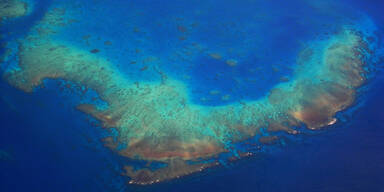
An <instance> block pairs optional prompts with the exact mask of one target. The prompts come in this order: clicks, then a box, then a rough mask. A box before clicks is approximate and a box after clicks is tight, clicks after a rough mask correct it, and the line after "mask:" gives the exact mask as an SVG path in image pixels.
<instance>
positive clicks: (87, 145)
mask: <svg viewBox="0 0 384 192" xmlns="http://www.w3.org/2000/svg"><path fill="white" fill-rule="evenodd" d="M227 1H230V0H226V1H218V0H210V1H207V2H210V6H209V8H206V9H207V10H210V11H211V12H204V11H203V13H201V14H198V15H199V16H198V17H196V16H195V12H193V11H190V10H195V9H197V8H198V7H199V6H202V5H204V6H208V5H207V4H209V3H207V2H204V1H201V2H200V1H197V0H196V1H178V0H170V1H160V0H152V1H151V0H141V1H140V0H132V1H131V0H113V1H111V2H110V3H108V6H105V7H103V6H101V5H103V4H106V3H103V2H102V1H98V0H94V1H87V0H81V1H79V2H81V3H79V6H83V8H82V9H84V12H83V13H82V14H83V15H76V16H77V17H79V18H80V17H81V18H82V20H83V23H80V24H77V25H76V24H75V26H74V27H73V28H71V30H68V31H65V32H63V34H60V39H63V40H68V41H71V42H73V44H76V45H77V46H79V47H82V46H83V47H86V46H85V45H83V44H82V43H84V42H82V40H81V36H80V37H77V35H78V34H79V33H81V34H85V35H86V34H87V31H88V32H89V33H90V34H93V35H94V34H96V36H98V37H96V36H92V37H91V38H90V39H89V41H90V42H89V43H90V44H91V47H89V46H88V47H87V49H92V48H96V47H103V46H104V45H103V43H104V40H108V41H111V42H112V43H113V44H112V45H111V46H110V47H106V48H100V49H101V52H100V55H102V56H105V57H108V58H110V60H111V61H113V62H114V63H130V62H132V60H135V62H136V61H137V62H138V63H139V64H136V65H130V64H127V65H124V64H121V66H120V69H121V70H122V71H126V72H127V73H128V74H130V78H132V79H135V80H138V81H159V78H160V77H159V76H158V75H157V73H156V71H155V70H152V71H151V70H147V72H145V73H141V72H137V71H144V70H146V69H147V68H145V67H147V65H149V66H150V67H151V65H152V64H151V63H150V64H145V61H140V59H141V58H135V56H134V53H133V52H134V50H135V48H134V46H133V45H136V44H138V45H140V47H143V48H142V49H141V50H140V51H141V52H142V54H147V55H148V56H151V55H161V56H164V57H163V58H164V59H163V58H160V59H159V60H161V63H171V64H162V69H163V70H164V71H166V72H167V73H168V74H169V76H170V77H171V78H174V79H178V80H182V81H183V82H185V83H186V85H187V87H188V88H189V89H188V90H189V94H190V95H191V99H192V101H193V102H195V103H197V104H200V105H209V106H211V105H225V104H228V103H233V102H238V101H240V100H252V99H257V98H259V97H262V96H263V95H265V94H267V93H268V91H269V90H270V89H271V88H272V87H273V86H274V85H275V84H277V83H278V82H279V81H280V77H281V76H284V77H287V78H290V77H291V75H292V65H294V64H292V63H294V60H295V57H294V56H293V55H296V54H297V52H298V50H299V49H300V47H301V45H302V44H301V43H302V42H305V41H308V40H311V39H313V38H315V37H317V36H318V34H319V33H322V32H323V31H326V30H329V28H332V27H333V25H332V23H335V24H334V25H335V26H337V25H338V23H340V22H343V17H344V16H345V17H353V15H354V10H359V11H361V12H363V13H365V14H366V15H368V16H369V17H370V18H371V19H372V20H373V21H374V22H375V24H376V25H377V27H378V30H377V35H378V36H379V37H380V38H379V44H381V45H382V46H383V45H384V13H383V10H384V1H382V0H370V1H368V0H343V1H340V2H341V3H344V4H346V5H348V6H351V7H353V8H351V9H349V8H348V9H346V10H345V12H342V10H337V11H336V14H338V16H328V15H327V13H324V14H319V15H311V12H310V11H306V10H305V9H303V8H300V7H301V4H300V3H299V1H297V0H295V3H291V2H290V1H283V0H273V1H268V3H253V2H263V1H262V0H254V1H251V0H238V1H236V2H237V3H227ZM319 1H321V0H319ZM29 2H31V1H29ZM54 2H57V1H54ZM61 2H65V1H61ZM68 2H72V1H68ZM203 2H204V3H203ZM52 4H53V2H51V1H50V0H40V1H35V2H34V7H33V10H32V12H31V13H29V15H27V16H25V17H22V18H19V19H14V20H11V21H9V22H8V23H6V22H5V21H3V24H2V25H1V26H0V33H1V34H6V35H4V38H2V39H1V41H2V42H7V41H14V40H15V39H18V38H22V37H23V36H24V35H25V34H27V33H28V31H29V30H30V28H31V27H32V26H34V25H35V24H36V23H37V22H38V21H39V20H40V19H42V17H43V15H44V14H45V12H46V11H47V10H49V9H50V6H51V5H52ZM227 4H230V5H231V6H229V7H228V6H226V5H227ZM253 5H254V7H253ZM124 6H127V7H128V6H129V9H128V8H127V9H124V8H122V7H124ZM88 8H89V10H92V11H88ZM127 10H128V11H127ZM132 10H133V11H132ZM135 10H137V12H138V13H133V12H134V11H135ZM142 10H145V11H143V12H144V13H143V14H140V11H142ZM202 10H204V8H202ZM293 10H297V11H298V13H291V11H293ZM351 10H352V11H351ZM131 11H132V12H131ZM255 11H256V12H257V11H259V12H260V15H257V14H256V16H253V14H254V12H255ZM88 12H90V13H88ZM145 13H152V14H153V15H146V14H145ZM306 14H308V15H306ZM332 14H335V13H332ZM84 15H86V16H84ZM135 15H136V16H137V15H140V16H137V17H135ZM175 15H176V16H180V15H181V16H180V17H181V18H179V19H178V18H176V16H175ZM251 15H252V18H254V19H256V20H257V21H252V20H251V17H250V16H251ZM84 18H86V19H87V20H85V21H84ZM170 18H172V19H173V20H172V21H175V22H176V24H175V23H169V26H167V25H165V26H164V24H162V23H161V19H170ZM336 18H337V19H336ZM127 20H129V21H130V23H127ZM223 20H225V21H227V23H225V24H223V23H222V21H223ZM298 20H300V21H302V22H297V21H298ZM193 21H199V22H198V24H196V25H198V27H200V28H199V29H200V31H197V30H196V31H194V30H191V29H190V28H188V27H187V29H184V28H179V30H177V27H175V26H178V24H177V22H180V25H183V26H194V25H195V24H194V23H193ZM306 21H309V22H306ZM320 21H321V22H323V21H324V22H325V23H329V24H330V25H327V26H324V25H320V24H319V23H321V22H320ZM100 22H102V23H103V24H102V25H100ZM151 22H154V23H156V22H159V25H151ZM253 22H256V23H258V24H253ZM228 23H229V24H228ZM126 25H130V26H137V27H138V28H139V29H141V30H146V32H145V33H140V34H139V35H137V34H135V32H137V31H133V32H132V31H126V30H125V29H124V27H126ZM154 26H157V27H154ZM238 29H242V30H239V31H237V30H238ZM184 30H187V32H183V31H184ZM180 31H181V33H182V35H183V33H187V37H182V36H180ZM9 32H12V33H9ZM135 35H136V36H135ZM184 35H185V34H184ZM76 38H78V39H76ZM180 38H186V40H183V41H180V40H179V39H180ZM99 39H102V40H101V41H100V40H99ZM190 41H191V42H192V41H199V42H204V43H205V44H204V45H202V46H203V48H204V49H208V50H212V51H211V52H220V53H222V54H223V55H226V56H227V57H228V59H230V58H238V60H239V62H242V63H244V64H243V65H239V66H236V67H231V66H228V65H222V63H220V62H221V61H218V60H215V59H213V58H212V57H209V56H207V55H203V56H201V57H194V58H193V59H191V58H190V57H189V55H188V54H186V52H185V50H181V47H188V46H189V43H190ZM228 46H231V47H232V48H233V49H231V51H228V50H227V49H226V50H224V49H223V47H224V48H226V47H228ZM104 47H105V46H104ZM179 50H180V53H178V51H179ZM4 51H5V50H2V52H4ZM175 52H176V53H178V54H176V56H175V55H172V54H173V53H175ZM253 52H254V54H253ZM190 54H194V53H190ZM190 63H192V64H190ZM196 63H197V64H196ZM206 63H208V64H209V65H203V64H206ZM255 63H256V64H255ZM269 63H273V65H270V64H269ZM0 66H1V69H2V70H0V71H1V72H3V70H5V68H6V67H4V66H5V64H4V65H0ZM143 67H144V68H143ZM259 67H260V68H262V69H258V68H259ZM382 67H383V63H381V62H377V63H375V70H374V71H373V72H372V74H373V75H372V76H370V77H369V78H368V80H367V82H366V83H365V84H364V85H363V86H362V87H361V89H360V90H359V97H358V99H357V101H356V104H355V105H354V106H353V107H352V108H350V109H348V110H346V111H343V112H341V113H340V114H338V117H339V119H341V122H340V123H337V124H336V125H335V126H332V127H330V128H326V129H324V130H320V131H316V132H311V133H310V134H304V135H299V136H298V137H297V138H296V139H293V140H289V141H287V142H286V143H284V144H277V145H275V146H270V147H269V148H267V149H266V150H265V151H264V152H260V153H259V154H256V155H255V156H253V157H251V158H244V159H241V160H238V161H235V162H232V163H228V164H225V165H222V166H218V167H215V168H212V169H209V170H206V171H203V172H200V173H197V174H192V175H189V176H186V177H182V178H180V179H176V180H171V181H166V182H163V183H160V184H155V185H150V186H135V185H127V184H126V183H127V181H128V180H129V179H128V178H126V177H124V176H122V175H121V166H122V164H124V162H125V161H127V160H126V159H124V158H122V157H120V156H118V155H117V154H116V153H114V152H112V151H111V150H109V149H108V148H106V147H104V146H103V143H102V142H101V138H103V137H104V136H105V135H108V134H110V133H108V132H107V131H106V130H105V129H103V128H101V127H97V126H92V124H90V123H89V122H90V121H92V119H91V118H90V117H89V116H87V115H85V114H83V113H81V112H80V111H77V110H76V109H75V108H74V106H75V105H76V104H77V103H78V101H79V100H80V99H81V98H79V96H76V95H75V94H72V92H70V91H69V90H64V91H61V92H60V91H58V90H60V86H59V85H58V84H57V83H56V82H55V81H51V80H49V81H47V82H46V85H45V88H42V89H40V88H39V89H38V90H35V91H34V92H33V93H25V92H23V91H21V90H18V89H16V88H14V87H12V86H11V85H9V84H8V83H7V82H6V81H5V80H0V192H21V191H38V192H40V191H41V192H45V191H47V192H71V191H76V192H77V191H80V192H88V191H92V192H93V191H95V192H96V191H112V192H114V191H140V192H148V191H156V192H157V191H159V192H161V191H167V192H198V191H199V192H200V191H222V192H229V191H231V192H233V191H236V192H384V110H383V109H384V100H383V98H384V71H383V70H382ZM250 68H254V70H255V71H256V72H255V73H256V75H257V76H258V79H254V76H255V73H253V72H252V71H251V72H250V70H248V69H250ZM259 70H261V71H259ZM218 71H219V73H217V72H218ZM215 77H216V78H215ZM217 79H219V80H217ZM234 79H235V80H234ZM225 95H230V97H225ZM223 97H225V99H223ZM202 98H203V99H202Z"/></svg>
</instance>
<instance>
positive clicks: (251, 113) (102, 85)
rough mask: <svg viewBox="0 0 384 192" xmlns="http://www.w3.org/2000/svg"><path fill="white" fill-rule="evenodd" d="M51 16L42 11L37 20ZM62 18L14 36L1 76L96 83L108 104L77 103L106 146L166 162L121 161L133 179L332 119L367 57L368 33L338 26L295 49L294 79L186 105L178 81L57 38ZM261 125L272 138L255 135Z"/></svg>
mask: <svg viewBox="0 0 384 192" xmlns="http://www.w3.org/2000/svg"><path fill="white" fill-rule="evenodd" d="M6 2H13V1H6ZM13 13H16V12H13ZM17 13H20V14H21V12H17ZM0 14H1V15H4V13H0ZM20 14H18V15H20ZM6 16H7V15H6ZM8 16H11V15H9V14H8ZM54 20H55V19H54V18H52V14H47V16H46V17H45V18H44V19H43V21H42V22H44V21H45V22H47V23H48V22H50V23H52V21H54ZM60 22H64V23H62V24H60V25H59V26H56V25H52V26H51V27H48V28H39V29H38V30H36V31H37V32H36V33H33V34H30V35H29V36H27V37H26V38H24V39H22V40H20V41H19V47H18V53H17V54H18V67H17V68H12V69H9V70H7V71H6V72H5V73H4V79H6V80H7V81H8V82H9V83H10V84H11V85H13V86H15V87H17V88H19V89H21V90H23V91H25V92H32V91H33V90H34V88H36V87H38V86H40V85H41V84H42V83H43V81H44V80H45V79H60V80H66V81H69V82H73V83H76V84H78V85H81V86H84V87H86V88H88V89H92V90H95V91H96V92H97V93H98V96H99V98H100V99H101V100H102V101H104V102H105V103H106V104H107V106H98V105H94V104H89V103H83V104H79V105H78V106H77V109H78V110H80V111H82V112H84V113H86V114H89V115H90V116H92V117H94V118H95V119H97V120H99V121H100V123H101V124H102V126H103V127H105V128H106V129H115V130H117V132H118V134H117V136H116V137H112V136H111V137H106V138H104V143H105V145H106V146H107V147H109V148H110V149H112V150H114V151H116V152H117V153H118V154H120V155H121V156H124V157H127V158H129V159H134V160H146V161H150V162H160V163H164V164H166V166H163V167H160V168H157V169H151V168H141V169H135V168H134V167H133V166H130V165H127V166H125V175H127V176H129V177H130V178H131V180H130V183H135V184H152V183H156V182H161V181H164V180H168V179H173V178H178V177H180V176H183V175H187V174H190V173H194V172H198V171H201V170H203V169H205V168H208V167H212V166H214V165H218V164H219V163H218V161H217V157H218V156H219V155H220V154H223V153H229V152H231V153H236V155H237V156H248V155H251V153H248V152H247V151H236V152H233V148H232V144H234V143H238V142H241V141H244V140H247V139H249V138H252V137H259V138H260V139H259V141H260V142H261V143H269V142H274V141H275V140H277V139H279V138H278V136H273V133H275V132H279V131H280V132H281V131H283V132H286V133H287V134H292V135H294V134H300V128H301V127H303V126H305V127H307V128H309V129H314V130H315V129H320V128H322V127H325V126H329V125H332V124H334V123H335V122H336V121H337V119H336V118H335V114H336V113H337V112H340V111H342V110H344V109H346V108H347V107H349V106H351V105H352V104H353V103H354V101H355V97H356V94H357V93H356V92H357V89H358V88H359V87H360V86H361V85H362V84H363V83H364V82H365V80H366V73H367V71H366V70H365V66H366V62H367V61H368V60H369V58H370V57H371V54H372V50H371V49H370V44H369V43H370V42H369V41H368V40H367V39H369V38H373V37H370V36H369V35H370V34H365V33H364V32H361V31H359V29H357V28H354V26H353V25H350V26H348V25H346V26H345V27H343V28H342V29H341V30H339V31H337V32H335V33H334V34H332V35H330V36H329V37H328V38H326V39H322V40H314V41H312V42H309V43H307V46H306V47H305V48H303V49H302V51H301V52H300V54H298V55H297V59H296V64H295V65H294V67H295V69H294V74H293V75H292V78H290V79H289V80H287V81H284V82H282V83H280V84H277V85H275V86H274V87H273V89H272V90H271V91H270V93H269V94H268V95H267V96H265V97H261V98H259V99H257V100H252V101H244V102H241V103H230V104H227V105H222V106H202V105H198V104H195V103H193V102H191V99H190V98H189V97H190V96H189V94H188V91H187V87H186V85H185V83H183V82H181V81H179V80H176V79H172V78H168V79H166V80H165V81H162V82H139V83H136V82H134V81H132V80H131V79H130V78H128V77H127V74H125V73H123V72H122V71H120V70H119V69H118V68H117V67H116V64H114V63H113V61H109V60H108V59H107V58H105V56H102V55H99V54H94V52H95V51H94V52H92V51H89V50H84V49H82V48H80V47H78V46H76V45H73V44H71V43H68V42H66V41H62V40H58V39H55V32H54V31H55V30H57V28H60V27H63V26H65V25H66V24H67V23H65V21H62V20H60ZM231 64H232V63H231ZM233 65H234V64H233ZM266 131H267V132H269V133H271V135H269V136H263V135H264V133H265V132H266ZM120 145H124V147H119V146H120Z"/></svg>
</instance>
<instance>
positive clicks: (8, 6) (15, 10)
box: [0, 0, 28, 21]
mask: <svg viewBox="0 0 384 192" xmlns="http://www.w3.org/2000/svg"><path fill="white" fill-rule="evenodd" d="M27 10H28V5H27V3H25V2H23V1H20V0H0V21H1V19H3V18H16V17H21V16H24V15H25V14H26V13H27Z"/></svg>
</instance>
